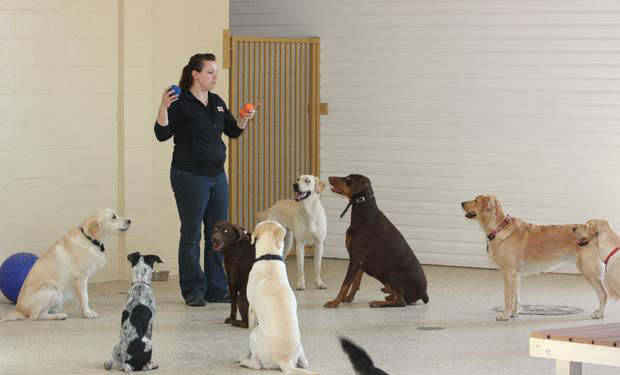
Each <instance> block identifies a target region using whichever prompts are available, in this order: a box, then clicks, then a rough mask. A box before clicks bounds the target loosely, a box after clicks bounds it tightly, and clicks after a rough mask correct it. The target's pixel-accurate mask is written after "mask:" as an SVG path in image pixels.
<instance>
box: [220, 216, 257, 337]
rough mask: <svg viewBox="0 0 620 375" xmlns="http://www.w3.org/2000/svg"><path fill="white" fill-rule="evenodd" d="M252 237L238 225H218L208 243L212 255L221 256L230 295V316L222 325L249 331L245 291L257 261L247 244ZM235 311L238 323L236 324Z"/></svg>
mask: <svg viewBox="0 0 620 375" xmlns="http://www.w3.org/2000/svg"><path fill="white" fill-rule="evenodd" d="M251 235H252V234H251V233H248V232H247V231H246V230H245V229H243V228H242V227H241V226H239V225H237V224H233V223H230V222H228V221H220V222H218V223H216V224H215V226H214V227H213V235H212V236H211V242H212V243H213V251H221V252H222V254H223V255H224V267H225V269H226V277H227V278H228V291H229V292H230V315H229V317H228V318H226V320H225V323H230V324H232V325H233V326H235V327H242V328H248V298H247V294H246V288H247V285H248V277H249V275H250V270H251V269H252V265H253V264H254V259H255V258H256V250H255V247H254V244H252V243H250V237H249V236H251ZM237 308H239V313H240V314H241V320H237Z"/></svg>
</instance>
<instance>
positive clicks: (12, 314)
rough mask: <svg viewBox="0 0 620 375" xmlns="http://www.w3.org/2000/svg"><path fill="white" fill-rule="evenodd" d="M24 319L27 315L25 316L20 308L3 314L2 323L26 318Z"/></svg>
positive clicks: (0, 321)
mask: <svg viewBox="0 0 620 375" xmlns="http://www.w3.org/2000/svg"><path fill="white" fill-rule="evenodd" d="M24 319H26V316H24V314H22V313H21V312H19V311H18V310H13V311H11V312H10V313H8V314H6V315H5V316H3V317H2V318H0V323H4V322H12V321H14V320H24Z"/></svg>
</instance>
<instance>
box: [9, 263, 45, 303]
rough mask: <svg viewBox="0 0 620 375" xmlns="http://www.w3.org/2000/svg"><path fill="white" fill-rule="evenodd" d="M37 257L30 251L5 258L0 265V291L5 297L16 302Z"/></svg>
mask: <svg viewBox="0 0 620 375" xmlns="http://www.w3.org/2000/svg"><path fill="white" fill-rule="evenodd" d="M37 259H38V257H37V256H36V255H34V254H31V253H16V254H13V255H11V256H10V257H8V258H6V259H5V261H4V262H2V265H1V266H0V291H1V292H2V294H4V296H5V297H6V298H8V299H9V300H11V301H13V303H17V297H18V296H19V291H20V289H21V288H22V284H23V283H24V280H26V276H28V272H30V269H31V268H32V266H33V265H34V262H36V261H37Z"/></svg>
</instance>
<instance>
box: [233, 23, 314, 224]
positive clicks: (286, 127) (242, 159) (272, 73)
mask: <svg viewBox="0 0 620 375" xmlns="http://www.w3.org/2000/svg"><path fill="white" fill-rule="evenodd" d="M319 46H320V45H319V38H261V37H247V36H243V37H242V36H231V35H229V34H228V32H224V52H225V53H224V61H223V67H224V68H228V69H229V72H230V81H229V82H230V88H229V93H230V97H229V105H230V108H231V111H233V113H234V112H235V111H238V110H239V108H240V107H241V106H242V105H243V104H244V103H248V102H251V103H257V102H260V103H261V107H260V109H259V110H258V111H257V112H256V115H255V117H254V119H253V120H252V121H250V123H249V124H248V126H247V128H246V129H245V132H244V134H243V135H242V136H241V137H239V138H236V139H231V140H230V142H229V151H228V158H229V164H228V172H229V174H228V178H229V185H230V211H229V218H230V220H231V221H232V222H234V223H237V224H239V225H242V226H243V227H245V228H247V229H248V230H252V229H253V228H254V225H255V224H256V214H257V213H258V212H260V211H262V210H264V209H266V208H268V207H269V206H271V205H272V204H274V203H275V202H277V201H278V200H280V199H291V198H292V197H293V183H294V182H295V179H296V178H297V176H299V175H300V174H312V175H316V176H318V175H319Z"/></svg>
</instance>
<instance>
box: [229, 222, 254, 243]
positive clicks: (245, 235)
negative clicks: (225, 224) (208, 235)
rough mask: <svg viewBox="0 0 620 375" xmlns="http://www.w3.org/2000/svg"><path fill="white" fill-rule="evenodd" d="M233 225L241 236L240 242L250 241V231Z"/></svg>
mask: <svg viewBox="0 0 620 375" xmlns="http://www.w3.org/2000/svg"><path fill="white" fill-rule="evenodd" d="M231 225H232V227H233V228H235V230H236V231H237V233H238V234H239V241H247V240H249V239H250V237H248V231H247V230H245V228H244V227H242V226H241V225H237V224H231Z"/></svg>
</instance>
